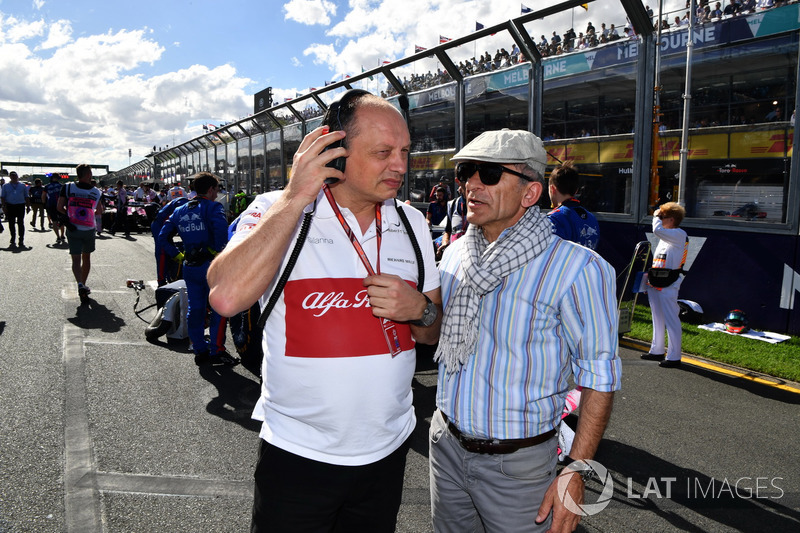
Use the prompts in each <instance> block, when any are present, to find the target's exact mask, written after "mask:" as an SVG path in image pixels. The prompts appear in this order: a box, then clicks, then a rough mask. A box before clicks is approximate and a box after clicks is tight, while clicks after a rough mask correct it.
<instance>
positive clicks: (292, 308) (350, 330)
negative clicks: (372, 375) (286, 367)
mask: <svg viewBox="0 0 800 533" xmlns="http://www.w3.org/2000/svg"><path fill="white" fill-rule="evenodd" d="M283 296H284V302H285V303H286V317H285V321H286V322H285V324H286V356H287V357H366V356H372V355H384V354H387V355H388V353H389V348H388V346H387V344H386V338H385V337H384V334H383V327H382V324H381V320H380V319H378V318H376V317H375V315H373V314H372V307H371V306H370V304H369V296H368V295H367V289H366V288H365V287H364V280H363V278H311V279H302V280H292V281H289V282H288V283H287V284H286V288H285V289H284V292H283ZM267 329H268V331H269V328H267ZM396 331H397V336H398V340H399V342H400V348H401V349H402V350H410V349H411V348H413V347H414V340H413V338H412V337H411V328H409V326H408V325H407V324H400V323H397V324H396Z"/></svg>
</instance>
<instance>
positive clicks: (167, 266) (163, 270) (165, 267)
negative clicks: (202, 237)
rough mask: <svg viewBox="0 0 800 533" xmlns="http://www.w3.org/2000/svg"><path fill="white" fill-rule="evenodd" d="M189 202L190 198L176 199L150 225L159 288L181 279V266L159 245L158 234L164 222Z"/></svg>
mask: <svg viewBox="0 0 800 533" xmlns="http://www.w3.org/2000/svg"><path fill="white" fill-rule="evenodd" d="M188 201H189V199H188V198H176V199H174V200H172V201H171V202H169V203H168V204H167V205H165V206H164V207H162V208H161V209H159V211H158V214H156V217H155V218H154V219H153V223H152V224H150V234H151V235H152V236H153V240H155V241H156V277H157V279H158V286H159V287H161V286H162V285H166V284H167V283H170V282H172V281H176V280H179V279H180V265H179V264H178V263H176V262H175V261H172V258H171V257H170V256H168V255H167V254H166V252H165V251H164V248H163V247H161V246H160V245H159V244H158V234H159V233H161V228H162V227H163V226H164V222H166V221H167V219H168V218H169V216H170V215H171V214H172V213H173V212H174V211H175V209H177V208H178V207H180V206H182V205H183V204H185V203H186V202H188Z"/></svg>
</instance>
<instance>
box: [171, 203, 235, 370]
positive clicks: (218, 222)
mask: <svg viewBox="0 0 800 533" xmlns="http://www.w3.org/2000/svg"><path fill="white" fill-rule="evenodd" d="M176 232H177V233H178V234H179V235H180V237H181V240H182V241H183V249H184V251H183V253H181V251H180V250H178V248H177V247H176V246H175V244H174V243H173V242H172V238H173V235H174V234H175V233H176ZM157 242H158V245H159V246H160V247H161V248H162V249H163V250H164V252H165V253H166V254H167V255H168V256H169V257H171V258H173V259H175V260H178V261H181V260H182V261H183V279H184V280H185V281H186V292H187V296H188V298H189V312H188V313H187V317H186V319H187V324H188V329H189V339H190V340H191V341H192V350H193V351H194V353H195V354H201V353H203V352H209V353H210V355H211V356H212V357H213V356H214V355H215V354H217V353H219V352H224V351H225V327H226V325H227V321H226V320H225V319H224V318H223V317H221V316H220V315H219V314H218V313H217V312H216V311H214V310H213V309H211V316H210V319H209V334H210V338H211V342H208V341H206V338H205V321H206V312H207V311H208V309H209V306H208V292H209V288H208V281H206V273H207V272H208V266H209V265H210V264H211V260H212V259H213V258H214V256H215V255H217V254H218V253H219V252H221V251H222V249H223V248H225V245H226V244H227V243H228V221H227V220H226V218H225V211H224V209H223V207H222V204H220V203H219V202H215V201H213V200H208V199H207V198H204V197H202V196H197V197H195V198H194V199H192V200H189V201H188V202H186V203H185V204H183V205H181V206H178V207H177V208H176V209H175V210H174V212H173V213H172V215H170V216H169V218H167V220H166V221H165V222H164V225H163V227H162V228H161V231H159V233H158V239H157Z"/></svg>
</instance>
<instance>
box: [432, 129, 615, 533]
mask: <svg viewBox="0 0 800 533" xmlns="http://www.w3.org/2000/svg"><path fill="white" fill-rule="evenodd" d="M453 160H454V161H455V162H456V163H457V167H456V175H457V176H458V178H459V181H461V182H462V183H464V186H465V190H466V198H467V220H468V221H469V228H468V229H467V232H466V233H465V234H464V236H463V237H461V238H460V239H458V240H457V241H455V242H453V243H452V244H451V245H450V246H449V247H448V248H447V250H446V251H445V253H444V255H443V257H442V261H441V262H440V264H439V269H440V271H441V280H442V297H443V301H444V320H443V323H442V332H441V339H440V341H439V346H438V348H437V351H436V355H435V359H436V360H437V361H438V362H439V379H438V387H437V393H436V407H437V411H436V412H435V413H434V416H433V419H432V421H431V428H430V453H429V460H430V471H431V507H432V514H433V526H434V530H435V531H437V532H448V533H461V532H463V531H475V529H476V527H477V524H478V523H481V524H483V529H485V530H486V531H487V532H489V533H493V532H498V533H500V532H506V531H529V532H545V531H553V532H564V531H574V529H575V527H576V526H577V524H578V521H579V520H580V516H578V515H576V514H573V513H572V512H570V509H568V508H567V507H566V506H565V504H564V501H565V499H564V491H568V492H569V496H570V497H571V498H572V499H573V500H574V501H575V502H579V503H580V502H583V494H584V482H583V479H582V478H581V477H580V476H578V475H577V472H578V467H579V466H590V465H589V463H587V462H586V460H589V459H592V458H593V456H594V453H595V451H596V449H597V446H598V444H599V443H600V440H601V438H602V435H603V431H604V430H605V426H606V423H607V421H608V418H609V416H610V413H611V406H612V402H613V391H614V390H616V389H618V388H619V387H620V375H621V363H620V360H619V356H618V355H617V349H618V340H617V309H616V287H615V280H616V275H615V273H614V270H613V268H612V267H611V266H610V265H609V264H608V263H607V262H605V261H604V260H603V259H602V258H601V257H600V256H598V255H597V254H596V253H595V252H593V251H592V250H589V249H587V248H584V247H582V246H578V245H577V244H575V243H572V242H568V241H565V240H563V239H560V238H558V237H555V236H554V235H553V233H552V226H551V224H550V221H549V220H548V219H547V217H546V216H545V215H544V214H543V213H542V212H541V211H540V210H539V207H538V206H537V205H536V203H537V202H538V200H539V198H540V197H541V194H542V192H543V190H544V183H543V182H544V179H543V173H544V170H545V166H546V164H547V154H546V152H545V149H544V147H543V145H542V141H541V140H540V139H539V138H538V137H536V136H535V135H533V134H532V133H530V132H527V131H521V130H500V131H489V132H484V133H482V134H481V135H479V136H478V137H476V138H475V139H474V140H473V141H471V142H470V143H469V144H467V145H466V146H465V147H464V148H462V149H461V150H460V151H459V152H458V153H457V154H456V155H455V156H454V157H453ZM570 378H573V379H574V382H575V384H577V385H580V386H582V387H583V391H582V399H581V415H580V418H579V421H578V429H577V432H576V435H575V440H574V442H573V445H572V451H571V453H572V454H573V455H572V457H573V458H574V459H576V460H577V462H578V463H579V464H578V465H572V467H571V470H568V471H566V472H562V474H561V475H559V476H556V447H557V444H558V438H557V431H556V427H557V426H558V424H559V422H560V420H561V416H562V412H563V407H564V400H565V398H566V395H567V391H568V390H569V381H570ZM560 487H564V489H563V490H559V488H560ZM551 521H552V523H550V522H551ZM551 526H552V529H550V528H551Z"/></svg>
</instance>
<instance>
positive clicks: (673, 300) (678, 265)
mask: <svg viewBox="0 0 800 533" xmlns="http://www.w3.org/2000/svg"><path fill="white" fill-rule="evenodd" d="M684 216H686V210H685V209H684V208H683V206H681V205H679V204H677V203H675V202H667V203H665V204H663V205H662V206H661V207H660V208H658V209H656V212H655V213H653V235H655V236H656V237H658V244H657V245H656V250H655V252H654V253H653V265H652V266H653V268H661V269H670V270H672V271H674V277H675V280H674V281H673V282H672V283H670V284H669V285H666V286H655V285H656V284H657V283H656V281H655V280H653V279H650V278H651V276H652V274H651V275H650V276H648V284H647V287H646V290H647V299H648V300H649V301H650V312H651V314H652V315H653V338H652V341H651V343H650V350H649V352H648V353H646V354H642V356H641V357H642V359H645V360H648V361H660V363H659V366H661V367H664V368H675V367H678V366H680V364H681V336H682V333H683V332H682V330H681V319H680V306H679V305H678V291H679V290H680V288H681V283H682V282H683V274H682V272H683V265H684V263H686V254H687V252H688V251H689V237H688V236H687V235H686V232H685V231H683V230H682V229H681V228H679V227H678V226H680V225H681V222H683V217H684ZM658 285H662V284H658ZM665 329H666V331H667V337H666V339H665V338H664V330H665ZM665 340H667V341H669V344H668V345H666V344H665ZM665 346H666V348H665Z"/></svg>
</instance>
